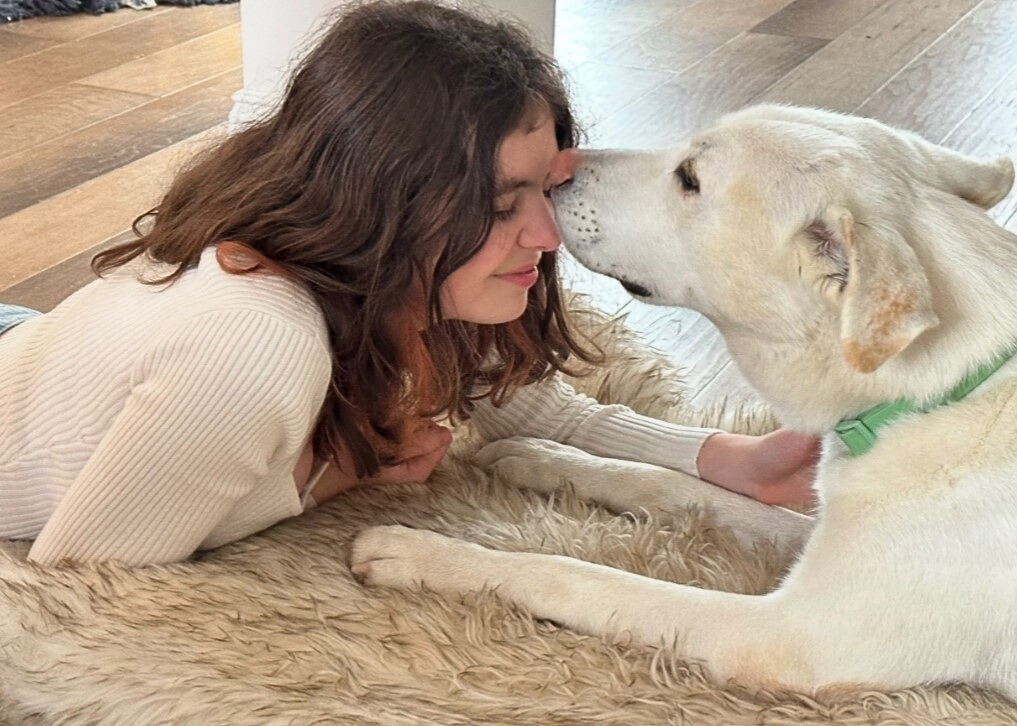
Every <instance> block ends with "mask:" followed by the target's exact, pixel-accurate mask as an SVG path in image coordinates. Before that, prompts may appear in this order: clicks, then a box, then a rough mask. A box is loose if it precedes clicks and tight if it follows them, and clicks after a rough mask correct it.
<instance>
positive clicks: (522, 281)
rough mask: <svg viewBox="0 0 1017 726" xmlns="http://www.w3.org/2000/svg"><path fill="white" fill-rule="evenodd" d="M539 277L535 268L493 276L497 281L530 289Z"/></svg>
mask: <svg viewBox="0 0 1017 726" xmlns="http://www.w3.org/2000/svg"><path fill="white" fill-rule="evenodd" d="M539 276H540V272H538V271H537V268H536V267H527V268H526V269H524V270H519V271H517V272H509V273H507V274H505V275H495V277H497V278H498V279H499V280H505V282H511V283H512V284H513V285H518V286H519V287H532V286H533V285H534V284H535V283H536V282H537V278H538V277H539Z"/></svg>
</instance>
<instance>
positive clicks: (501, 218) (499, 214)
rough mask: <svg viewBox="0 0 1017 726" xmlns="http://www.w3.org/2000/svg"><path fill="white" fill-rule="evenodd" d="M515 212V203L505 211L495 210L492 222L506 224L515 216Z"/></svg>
mask: <svg viewBox="0 0 1017 726" xmlns="http://www.w3.org/2000/svg"><path fill="white" fill-rule="evenodd" d="M516 210H517V205H516V203H515V202H512V205H511V206H509V207H506V208H505V209H496V210H494V220H495V221H496V222H507V221H509V220H510V219H512V218H513V217H514V216H516Z"/></svg>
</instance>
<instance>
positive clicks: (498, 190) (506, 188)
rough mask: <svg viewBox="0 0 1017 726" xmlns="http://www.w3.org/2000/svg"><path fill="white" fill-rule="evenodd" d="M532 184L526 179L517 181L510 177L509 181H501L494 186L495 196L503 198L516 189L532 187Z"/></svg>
mask: <svg viewBox="0 0 1017 726" xmlns="http://www.w3.org/2000/svg"><path fill="white" fill-rule="evenodd" d="M530 185H531V182H529V181H527V180H526V179H516V178H513V177H509V178H508V179H499V180H498V181H497V182H496V183H495V185H494V196H496V197H503V196H505V195H506V194H510V193H512V192H514V191H515V190H516V189H521V188H522V187H525V186H530Z"/></svg>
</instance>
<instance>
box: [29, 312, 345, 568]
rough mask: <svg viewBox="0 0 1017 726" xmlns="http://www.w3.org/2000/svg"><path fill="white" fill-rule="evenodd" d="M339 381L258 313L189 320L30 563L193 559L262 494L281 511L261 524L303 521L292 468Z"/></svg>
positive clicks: (316, 354) (142, 361)
mask: <svg viewBox="0 0 1017 726" xmlns="http://www.w3.org/2000/svg"><path fill="white" fill-rule="evenodd" d="M329 370H330V359H329V356H328V353H327V351H326V350H325V349H324V346H323V345H322V344H321V342H320V341H319V340H318V339H316V338H315V336H314V335H313V334H311V333H310V332H308V331H307V330H303V329H300V328H299V326H295V325H294V324H293V323H292V322H286V321H283V320H281V319H277V318H275V317H272V316H270V315H267V314H265V313H261V312H254V311H218V312H213V313H206V314H204V315H202V316H199V317H198V318H197V319H192V320H189V321H187V324H186V325H184V326H182V327H181V328H180V329H179V330H176V331H174V332H173V333H171V334H170V335H168V336H166V337H164V338H163V339H162V340H161V341H160V342H159V343H157V344H155V345H153V346H152V348H151V349H150V350H148V351H146V352H145V353H144V354H142V355H141V356H140V357H139V361H138V363H137V364H136V365H135V366H134V369H133V371H132V380H131V391H130V394H129V396H128V398H127V400H126V402H125V405H124V406H123V408H122V409H121V410H120V411H119V413H118V414H117V416H116V418H115V419H114V421H113V423H112V426H111V427H110V428H109V430H108V431H107V432H106V434H105V435H104V436H103V438H102V439H101V441H100V442H99V444H98V446H97V447H96V449H95V451H94V452H93V454H92V456H91V457H90V459H89V461H88V462H87V464H86V465H85V467H84V468H83V469H82V471H81V473H80V474H79V476H78V477H77V478H76V479H75V481H74V482H73V483H72V484H71V486H70V488H69V489H68V491H67V493H66V494H65V495H64V496H63V498H62V500H61V501H60V503H59V504H58V505H57V508H56V510H55V512H54V513H53V515H52V516H51V517H50V519H49V520H48V521H47V523H46V525H45V527H43V530H42V532H41V533H40V534H39V537H38V538H37V539H36V541H35V543H34V545H33V546H32V549H31V551H30V552H29V557H30V559H32V560H35V561H38V562H41V563H53V562H57V561H59V560H62V559H72V560H78V561H87V560H119V561H121V562H124V563H127V564H148V563H158V562H171V561H176V560H180V559H184V558H186V557H188V556H189V555H191V554H192V553H193V552H194V551H195V550H196V549H197V548H198V547H199V545H200V544H201V543H202V541H203V540H204V539H205V538H206V536H207V535H208V534H209V533H210V532H211V531H212V529H213V528H214V527H216V526H217V525H218V524H219V523H220V521H221V520H222V519H223V518H224V517H225V516H226V515H227V514H228V513H229V512H230V510H231V509H232V508H233V507H234V506H235V505H236V503H237V502H238V501H239V500H240V499H241V498H243V497H245V496H248V495H249V494H251V493H252V491H253V490H254V489H255V488H256V487H266V489H265V490H264V491H263V492H259V494H261V495H262V496H260V497H257V499H258V500H259V501H264V502H265V503H264V505H263V506H262V507H261V508H262V509H266V508H267V509H270V510H272V511H258V512H257V513H256V516H257V517H258V518H259V519H261V520H262V521H266V522H269V523H271V522H274V521H278V520H279V519H282V518H284V517H286V516H291V515H293V514H297V513H299V511H300V507H299V502H298V501H297V496H296V486H295V484H294V482H293V478H292V471H293V465H294V464H295V462H296V459H297V457H298V456H299V453H300V451H301V449H302V447H303V445H304V444H305V442H306V440H307V438H308V436H309V434H310V432H311V429H312V427H313V425H314V422H315V420H316V418H317V415H318V411H319V409H320V407H321V404H322V401H323V399H324V395H325V391H326V387H327V384H328V377H329ZM273 477H275V478H276V479H282V478H283V477H285V478H286V479H287V482H288V486H289V487H290V488H291V489H292V492H291V496H289V497H288V498H287V497H284V496H283V494H285V493H286V492H287V490H286V489H285V487H284V486H283V484H284V482H281V481H273ZM273 484H274V485H275V486H274V487H273ZM273 493H274V495H272V494H273ZM266 495H267V496H266ZM266 526H267V525H266Z"/></svg>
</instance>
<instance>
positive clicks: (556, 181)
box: [549, 149, 582, 187]
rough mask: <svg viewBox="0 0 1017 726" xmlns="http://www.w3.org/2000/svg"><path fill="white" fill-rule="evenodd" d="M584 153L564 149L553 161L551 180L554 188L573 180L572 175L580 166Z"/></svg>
mask: <svg viewBox="0 0 1017 726" xmlns="http://www.w3.org/2000/svg"><path fill="white" fill-rule="evenodd" d="M581 157H582V152H580V151H579V150H578V149H562V150H561V151H559V152H558V155H557V156H555V157H554V159H553V160H552V161H551V173H550V175H549V176H550V179H549V181H550V182H551V186H552V187H558V186H561V185H562V184H564V183H565V182H567V181H570V180H571V179H572V174H573V173H574V172H575V170H576V166H578V165H579V160H580V158H581Z"/></svg>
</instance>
